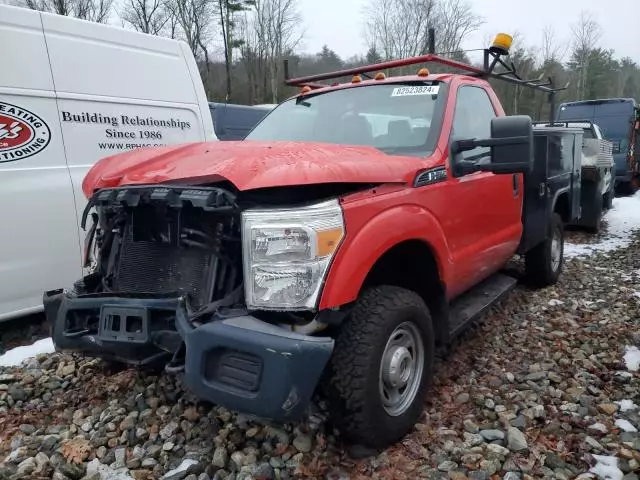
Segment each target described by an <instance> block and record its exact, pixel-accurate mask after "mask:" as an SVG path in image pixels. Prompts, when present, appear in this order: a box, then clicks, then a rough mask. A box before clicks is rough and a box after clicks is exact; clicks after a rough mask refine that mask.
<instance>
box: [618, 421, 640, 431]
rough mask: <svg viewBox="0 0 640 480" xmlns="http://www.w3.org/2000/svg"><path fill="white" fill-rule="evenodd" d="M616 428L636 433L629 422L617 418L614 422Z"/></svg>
mask: <svg viewBox="0 0 640 480" xmlns="http://www.w3.org/2000/svg"><path fill="white" fill-rule="evenodd" d="M616 427H618V428H621V429H622V430H624V431H625V432H637V431H638V429H637V428H636V427H634V426H633V425H632V424H631V422H630V421H629V420H625V419H624V418H619V419H617V420H616Z"/></svg>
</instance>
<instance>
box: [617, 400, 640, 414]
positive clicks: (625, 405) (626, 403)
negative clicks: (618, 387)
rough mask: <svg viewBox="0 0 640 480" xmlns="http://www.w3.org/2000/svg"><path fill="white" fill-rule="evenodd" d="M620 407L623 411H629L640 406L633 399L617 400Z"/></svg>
mask: <svg viewBox="0 0 640 480" xmlns="http://www.w3.org/2000/svg"><path fill="white" fill-rule="evenodd" d="M615 403H617V404H618V406H619V407H620V411H621V412H628V411H629V410H635V409H636V408H638V406H637V405H636V404H635V403H633V400H620V401H618V402H615Z"/></svg>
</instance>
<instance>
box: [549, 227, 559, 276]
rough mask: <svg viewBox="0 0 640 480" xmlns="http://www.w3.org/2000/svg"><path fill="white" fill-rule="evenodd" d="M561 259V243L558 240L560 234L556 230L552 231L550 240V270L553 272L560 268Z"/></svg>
mask: <svg viewBox="0 0 640 480" xmlns="http://www.w3.org/2000/svg"><path fill="white" fill-rule="evenodd" d="M561 259H562V241H561V240H560V232H559V231H558V229H555V230H554V231H553V238H551V268H553V271H554V272H555V271H556V270H558V267H559V266H560V260H561Z"/></svg>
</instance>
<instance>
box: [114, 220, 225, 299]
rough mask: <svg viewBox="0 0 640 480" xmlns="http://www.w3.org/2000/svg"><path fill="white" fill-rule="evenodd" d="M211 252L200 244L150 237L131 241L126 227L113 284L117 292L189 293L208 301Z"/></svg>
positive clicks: (195, 297) (193, 296)
mask: <svg viewBox="0 0 640 480" xmlns="http://www.w3.org/2000/svg"><path fill="white" fill-rule="evenodd" d="M212 258H213V254H212V253H211V252H208V251H206V250H204V249H201V248H189V247H178V246H176V245H170V244H163V243H160V242H152V241H134V240H133V232H132V228H131V227H130V226H129V228H127V229H126V231H125V233H124V235H123V242H122V247H121V251H120V256H119V259H118V267H117V270H116V272H117V273H116V275H115V278H114V282H113V288H114V289H115V290H116V291H120V292H131V293H154V294H171V293H175V292H181V293H186V294H189V295H190V297H191V298H192V300H193V302H194V303H196V304H198V305H202V304H204V303H207V301H208V299H207V298H206V297H207V295H208V294H207V291H208V289H207V285H208V276H209V271H210V270H209V266H210V265H211V262H212Z"/></svg>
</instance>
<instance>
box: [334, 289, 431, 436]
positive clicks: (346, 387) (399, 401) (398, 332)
mask: <svg viewBox="0 0 640 480" xmlns="http://www.w3.org/2000/svg"><path fill="white" fill-rule="evenodd" d="M434 348H435V347H434V335H433V325H432V321H431V316H430V314H429V309H428V308H427V306H426V305H425V303H424V301H423V300H422V298H421V297H420V296H419V295H417V294H416V293H414V292H411V291H409V290H405V289H403V288H399V287H394V286H380V287H375V288H372V289H370V290H368V291H367V292H365V293H364V294H363V295H362V297H361V298H360V299H359V300H358V302H357V303H356V305H355V307H354V309H353V311H352V313H351V315H350V316H349V318H348V319H347V320H346V322H345V324H344V325H343V326H342V327H341V330H340V333H339V334H338V337H337V338H336V346H335V350H334V354H333V357H332V359H331V362H330V372H329V378H328V380H327V385H326V393H327V400H328V403H329V407H330V412H331V417H332V420H333V422H334V423H335V424H336V426H337V427H338V429H339V430H340V433H341V435H342V436H343V437H344V438H345V439H348V440H349V441H352V442H354V443H357V444H359V445H362V446H365V447H370V448H384V447H387V446H389V445H390V444H392V443H394V442H396V441H398V440H400V439H401V438H402V437H403V436H405V435H406V434H407V433H409V432H410V431H411V429H412V428H413V426H414V424H415V423H416V422H417V421H418V419H419V418H420V415H421V414H422V410H423V400H424V396H425V392H426V389H427V388H428V385H429V383H430V380H431V377H432V369H433V355H434Z"/></svg>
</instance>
